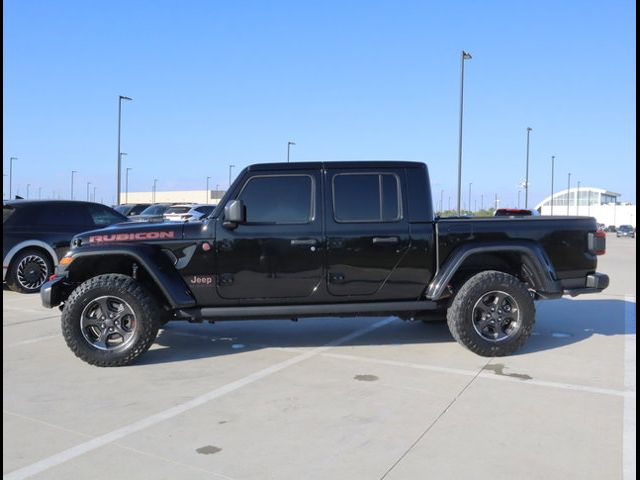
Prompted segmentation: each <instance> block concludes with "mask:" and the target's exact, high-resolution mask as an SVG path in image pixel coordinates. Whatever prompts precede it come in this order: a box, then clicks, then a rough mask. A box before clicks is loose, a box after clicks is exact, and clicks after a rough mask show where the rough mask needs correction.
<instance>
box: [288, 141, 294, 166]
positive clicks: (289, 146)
mask: <svg viewBox="0 0 640 480" xmlns="http://www.w3.org/2000/svg"><path fill="white" fill-rule="evenodd" d="M291 145H295V142H287V163H289V154H290V153H291Z"/></svg>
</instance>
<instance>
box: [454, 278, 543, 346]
mask: <svg viewBox="0 0 640 480" xmlns="http://www.w3.org/2000/svg"><path fill="white" fill-rule="evenodd" d="M495 290H499V291H502V292H505V293H507V294H508V295H510V296H511V297H513V298H514V299H515V300H516V302H517V304H518V308H519V310H520V315H521V318H520V325H519V327H518V328H517V330H515V331H514V333H513V335H512V336H511V337H509V338H507V339H505V340H503V341H499V342H495V341H490V340H487V339H485V338H484V337H483V336H481V335H480V334H479V333H478V332H477V330H476V329H475V328H474V326H473V317H472V315H473V309H474V306H475V305H476V302H478V301H479V300H480V299H481V298H482V297H483V296H484V295H485V294H487V293H488V292H491V291H495ZM535 314H536V311H535V306H534V303H533V298H532V297H531V295H530V294H529V291H528V290H527V288H526V287H525V285H524V284H523V283H522V282H521V281H520V280H518V279H517V278H516V277H514V276H513V275H509V274H507V273H503V272H498V271H493V270H488V271H485V272H481V273H478V274H476V275H474V276H473V277H471V278H469V280H467V281H466V282H465V283H464V285H462V287H461V288H460V290H458V292H457V293H456V295H455V297H454V299H453V302H452V304H451V306H450V307H449V311H448V312H447V324H448V325H449V330H450V331H451V334H452V335H453V338H455V339H456V341H457V342H458V343H460V344H461V345H463V346H465V347H467V348H468V349H469V350H471V351H472V352H474V353H477V354H478V355H482V356H483V357H502V356H505V355H511V354H512V353H513V352H515V351H516V350H518V349H519V348H520V347H522V346H523V345H524V344H525V342H526V341H527V339H528V338H529V336H530V335H531V332H532V330H533V326H534V323H535Z"/></svg>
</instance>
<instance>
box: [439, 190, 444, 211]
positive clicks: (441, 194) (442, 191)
mask: <svg viewBox="0 0 640 480" xmlns="http://www.w3.org/2000/svg"><path fill="white" fill-rule="evenodd" d="M443 194H444V190H440V214H442V207H443V205H442V199H443V197H442V196H443Z"/></svg>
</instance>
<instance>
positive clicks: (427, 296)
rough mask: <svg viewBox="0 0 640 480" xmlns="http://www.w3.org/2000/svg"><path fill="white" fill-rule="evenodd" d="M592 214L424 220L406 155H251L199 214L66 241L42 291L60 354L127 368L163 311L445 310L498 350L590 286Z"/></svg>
mask: <svg viewBox="0 0 640 480" xmlns="http://www.w3.org/2000/svg"><path fill="white" fill-rule="evenodd" d="M604 251H605V237H604V233H603V232H600V231H598V229H597V228H596V221H595V219H593V218H590V217H533V216H530V217H520V218H508V217H491V218H477V219H469V218H464V219H463V218H449V219H447V218H434V213H433V208H432V202H431V191H430V185H429V176H428V172H427V167H426V165H424V164H423V163H417V162H326V163H273V164H258V165H252V166H250V167H247V168H246V169H244V170H243V171H242V172H241V173H240V175H239V176H238V178H237V179H236V180H235V182H234V183H233V185H232V186H231V187H230V189H229V191H228V192H227V193H226V195H225V196H224V198H223V199H222V200H221V202H220V204H219V205H218V207H217V208H216V210H214V212H213V213H212V214H211V215H210V216H209V217H208V218H206V219H204V220H203V221H200V222H195V223H162V224H121V225H116V226H113V227H110V228H107V229H102V230H96V231H90V232H86V233H83V234H80V235H77V236H76V237H75V238H74V240H73V242H72V248H71V250H70V251H69V253H68V254H67V256H66V257H64V258H63V259H62V260H61V261H60V265H59V266H58V268H57V270H56V274H55V276H52V277H51V279H50V280H49V281H48V282H47V283H46V284H45V285H44V286H43V288H42V290H41V296H42V303H43V304H44V306H45V307H49V308H51V307H54V306H57V305H61V307H60V308H61V309H62V331H63V334H64V337H65V340H66V342H67V345H68V346H69V347H70V348H71V350H72V351H73V352H74V353H75V354H76V355H77V356H78V357H80V358H81V359H82V360H84V361H86V362H88V363H91V364H93V365H99V366H118V365H126V364H129V363H131V362H132V361H133V360H135V359H136V358H137V357H138V356H139V355H141V354H142V353H143V352H144V351H146V350H147V349H148V348H149V346H150V345H151V344H152V343H153V341H154V340H155V337H156V334H157V332H158V329H159V328H160V327H161V326H162V325H163V324H164V323H166V322H167V321H169V320H188V321H191V322H201V321H203V320H208V321H216V320H233V319H238V320H239V319H265V318H298V317H310V316H354V315H358V314H363V315H397V316H399V317H401V318H405V319H413V318H420V317H421V316H423V315H425V314H428V313H429V311H434V310H436V311H440V312H442V313H443V315H444V314H445V313H446V318H447V322H448V325H449V328H450V330H451V333H452V334H453V336H454V337H455V339H456V340H457V341H458V342H459V343H461V344H463V345H464V346H466V347H467V348H469V349H470V350H472V351H473V352H476V353H478V354H480V355H484V356H501V355H509V354H511V353H512V352H514V351H515V350H516V349H518V348H519V347H520V346H522V345H523V344H524V343H525V341H526V339H527V338H528V337H529V335H530V334H531V330H532V328H533V325H534V321H535V308H534V300H539V299H551V298H558V297H560V296H562V295H572V296H573V295H578V294H582V293H594V292H600V291H602V290H603V289H605V288H606V287H607V285H608V283H609V279H608V277H607V276H606V275H604V274H601V273H596V264H597V257H596V256H597V255H601V254H603V253H604Z"/></svg>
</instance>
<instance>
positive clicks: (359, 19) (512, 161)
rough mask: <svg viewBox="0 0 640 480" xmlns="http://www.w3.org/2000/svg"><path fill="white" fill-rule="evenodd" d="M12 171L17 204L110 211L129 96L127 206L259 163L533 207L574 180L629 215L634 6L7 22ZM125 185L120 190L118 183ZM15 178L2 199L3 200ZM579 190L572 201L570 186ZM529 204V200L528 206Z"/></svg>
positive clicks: (194, 8) (145, 14) (327, 5)
mask: <svg viewBox="0 0 640 480" xmlns="http://www.w3.org/2000/svg"><path fill="white" fill-rule="evenodd" d="M3 20H4V25H3V26H4V29H3V31H4V34H3V40H4V47H3V53H4V60H3V67H4V82H3V93H4V106H3V120H4V122H3V125H4V126H3V135H4V142H3V164H4V171H5V173H8V158H9V157H10V156H16V157H19V160H18V161H17V162H15V163H14V166H15V168H14V191H15V190H16V189H17V188H19V191H20V194H24V193H25V191H26V184H27V183H30V184H31V195H32V196H33V195H34V194H36V195H37V189H38V187H42V188H43V192H44V193H46V194H47V195H50V194H51V193H50V192H51V191H52V190H56V191H58V192H60V193H62V194H63V195H64V196H68V195H69V184H70V172H71V170H79V171H80V173H79V174H78V175H77V176H76V185H77V187H76V188H77V190H76V192H77V193H76V195H77V196H78V197H81V198H84V196H85V195H86V193H85V192H86V182H87V181H89V182H91V183H92V184H93V185H97V186H98V191H97V197H98V199H100V198H101V197H102V198H103V199H104V201H105V202H109V203H110V202H112V201H113V200H114V199H115V177H116V173H115V164H116V158H117V154H116V151H117V144H116V132H117V96H118V95H119V94H121V95H128V96H130V97H133V98H134V101H133V102H128V103H126V104H124V105H123V138H122V150H123V151H124V152H127V153H128V156H127V157H125V164H124V166H131V167H133V170H132V172H131V174H130V175H131V176H130V191H140V190H147V191H148V190H150V188H151V185H152V183H153V179H154V178H158V179H159V182H158V189H159V190H166V189H203V188H204V186H205V178H206V177H207V176H211V177H212V180H211V186H212V187H214V186H215V184H219V185H220V186H221V187H223V186H225V185H226V183H227V176H228V165H229V164H231V163H232V164H234V165H236V166H237V167H236V169H235V171H236V172H237V171H239V169H240V168H241V167H244V166H245V165H247V164H249V163H254V162H270V161H283V160H286V144H287V141H288V140H293V141H295V142H296V143H297V145H296V146H294V147H292V160H300V161H302V160H341V159H345V160H346V159H399V160H419V161H424V162H426V163H427V164H428V165H429V167H430V170H431V178H432V182H433V183H434V197H435V199H437V198H438V197H439V195H440V190H441V189H444V190H445V193H444V197H445V206H446V203H447V197H448V196H449V195H450V196H451V197H452V204H453V203H454V198H455V185H456V172H457V138H458V108H459V88H460V83H459V82H460V79H459V75H460V71H459V70H460V66H459V63H460V60H459V57H460V50H461V49H465V50H467V51H469V52H470V53H471V54H472V55H473V59H472V60H470V61H468V62H467V63H466V70H465V76H466V81H465V85H466V86H465V132H464V168H463V182H464V185H465V188H464V198H465V201H466V198H467V197H466V195H467V194H466V188H467V184H468V182H473V187H472V193H473V196H474V199H477V201H478V206H479V198H480V197H479V194H480V193H483V194H484V199H485V205H486V204H487V203H488V201H487V199H488V198H489V197H491V198H493V195H494V193H497V194H498V195H499V197H500V198H501V199H502V204H503V205H505V206H506V205H510V204H511V205H512V204H514V203H515V199H516V196H517V190H518V187H517V185H518V183H519V181H521V180H522V179H523V178H524V175H525V144H526V143H525V140H526V127H527V126H531V127H532V128H533V129H534V130H533V132H532V135H531V164H530V165H531V166H530V185H531V188H530V206H531V204H533V205H535V203H537V202H538V201H539V200H541V199H542V198H544V196H546V195H548V193H549V190H550V162H551V161H550V157H551V155H555V156H556V185H557V188H558V189H559V188H564V187H565V186H566V183H567V172H569V171H570V172H572V174H573V177H572V179H573V180H574V181H577V180H580V181H581V183H582V185H584V186H586V185H590V186H597V187H603V188H608V189H611V190H614V191H617V192H620V193H621V194H622V195H623V199H624V200H629V201H634V202H635V196H636V182H635V177H636V167H635V150H636V139H635V128H636V121H635V113H636V111H635V97H636V94H635V80H636V77H635V55H636V51H635V6H634V2H632V1H630V0H625V1H618V0H613V1H606V2H605V1H598V2H594V1H588V0H586V1H585V0H581V1H561V2H558V1H546V0H545V1H538V2H524V1H513V0H508V1H502V2H496V1H486V2H472V1H466V2H446V1H441V2H429V1H386V2H381V1H322V2H301V1H290V2H284V1H282V2H280V1H243V2H222V1H213V0H211V1H182V2H176V1H126V2H125V1H113V0H110V1H104V2H87V1H73V2H72V1H64V0H60V1H56V2H51V1H44V0H41V1H33V0H5V2H4V17H3ZM123 171H124V170H123ZM7 179H8V177H5V178H4V190H5V192H6V191H8V180H7ZM574 185H575V183H574ZM523 198H524V196H523Z"/></svg>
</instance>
